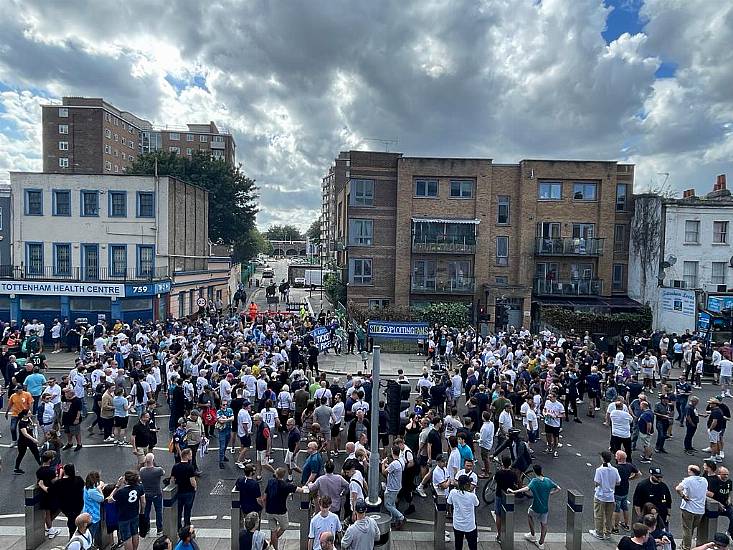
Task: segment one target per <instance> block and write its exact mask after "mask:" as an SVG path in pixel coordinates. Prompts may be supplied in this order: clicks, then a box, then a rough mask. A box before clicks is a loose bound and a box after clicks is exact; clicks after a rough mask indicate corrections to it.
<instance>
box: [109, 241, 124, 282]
mask: <svg viewBox="0 0 733 550" xmlns="http://www.w3.org/2000/svg"><path fill="white" fill-rule="evenodd" d="M109 271H110V275H111V276H112V277H124V276H125V275H126V274H127V245H124V244H111V245H109Z"/></svg>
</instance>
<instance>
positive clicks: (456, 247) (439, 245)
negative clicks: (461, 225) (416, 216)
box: [412, 237, 476, 254]
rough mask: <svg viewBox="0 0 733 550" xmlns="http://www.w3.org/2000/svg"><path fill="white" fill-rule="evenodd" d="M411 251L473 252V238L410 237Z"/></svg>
mask: <svg viewBox="0 0 733 550" xmlns="http://www.w3.org/2000/svg"><path fill="white" fill-rule="evenodd" d="M412 251H413V252H417V253H427V254H431V253H445V254H475V253H476V241H475V239H467V238H465V237H436V238H431V239H417V238H414V237H413V239H412Z"/></svg>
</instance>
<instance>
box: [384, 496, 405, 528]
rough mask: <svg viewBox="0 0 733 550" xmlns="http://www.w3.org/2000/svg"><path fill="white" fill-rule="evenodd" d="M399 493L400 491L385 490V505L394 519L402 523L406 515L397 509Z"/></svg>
mask: <svg viewBox="0 0 733 550" xmlns="http://www.w3.org/2000/svg"><path fill="white" fill-rule="evenodd" d="M398 494H399V491H385V492H384V507H385V508H386V509H387V511H388V512H389V515H390V516H392V521H394V522H398V523H401V522H403V521H405V516H403V515H402V512H400V511H399V510H398V509H397V495H398Z"/></svg>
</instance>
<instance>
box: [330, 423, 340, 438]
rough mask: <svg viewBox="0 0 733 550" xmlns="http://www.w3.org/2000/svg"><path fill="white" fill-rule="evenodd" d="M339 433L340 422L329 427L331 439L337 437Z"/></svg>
mask: <svg viewBox="0 0 733 550" xmlns="http://www.w3.org/2000/svg"><path fill="white" fill-rule="evenodd" d="M339 433H341V422H339V423H338V424H334V425H333V426H331V437H338V435H339Z"/></svg>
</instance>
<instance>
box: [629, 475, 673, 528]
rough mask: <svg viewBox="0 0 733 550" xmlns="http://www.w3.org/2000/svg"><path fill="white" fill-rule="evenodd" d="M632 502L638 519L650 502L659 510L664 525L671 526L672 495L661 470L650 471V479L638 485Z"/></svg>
mask: <svg viewBox="0 0 733 550" xmlns="http://www.w3.org/2000/svg"><path fill="white" fill-rule="evenodd" d="M632 501H633V504H634V511H635V512H636V515H637V517H639V516H641V515H642V513H641V510H642V508H643V507H644V505H645V504H646V503H648V502H649V503H651V504H653V505H654V506H655V507H656V508H657V511H658V512H659V516H660V517H661V518H662V520H663V521H664V524H665V525H669V519H668V518H669V508H670V506H671V505H672V494H671V493H670V491H669V487H668V486H667V484H666V483H664V475H663V473H662V469H661V468H650V469H649V477H648V478H647V479H645V480H643V481H640V482H639V483H638V484H637V485H636V489H635V490H634V496H633V498H632Z"/></svg>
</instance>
